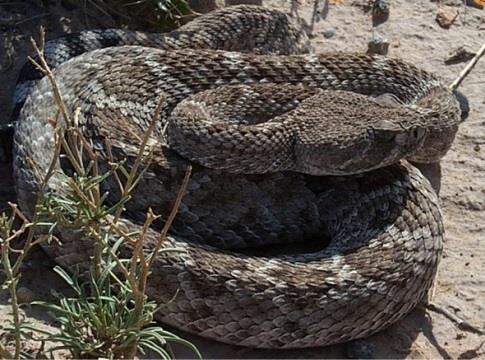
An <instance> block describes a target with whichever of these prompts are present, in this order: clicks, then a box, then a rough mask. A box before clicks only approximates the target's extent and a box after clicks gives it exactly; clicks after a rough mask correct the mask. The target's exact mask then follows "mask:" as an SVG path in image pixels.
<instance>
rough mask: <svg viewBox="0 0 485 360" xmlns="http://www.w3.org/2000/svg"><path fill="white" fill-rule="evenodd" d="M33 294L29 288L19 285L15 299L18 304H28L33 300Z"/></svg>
mask: <svg viewBox="0 0 485 360" xmlns="http://www.w3.org/2000/svg"><path fill="white" fill-rule="evenodd" d="M34 298H35V294H34V292H33V291H32V290H30V289H29V288H26V287H25V286H21V287H19V288H18V289H17V300H18V302H19V304H30V303H31V302H32V301H34Z"/></svg>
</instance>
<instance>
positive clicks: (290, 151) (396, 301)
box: [14, 6, 460, 348]
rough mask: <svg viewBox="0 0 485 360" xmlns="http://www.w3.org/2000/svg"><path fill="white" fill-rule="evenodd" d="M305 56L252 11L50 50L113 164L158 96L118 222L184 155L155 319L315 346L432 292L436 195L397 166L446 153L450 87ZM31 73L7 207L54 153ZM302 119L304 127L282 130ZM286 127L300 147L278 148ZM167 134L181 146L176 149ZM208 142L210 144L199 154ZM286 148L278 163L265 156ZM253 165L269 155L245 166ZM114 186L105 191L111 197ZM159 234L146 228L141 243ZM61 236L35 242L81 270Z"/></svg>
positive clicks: (71, 244)
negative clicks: (134, 183)
mask: <svg viewBox="0 0 485 360" xmlns="http://www.w3.org/2000/svg"><path fill="white" fill-rule="evenodd" d="M69 42H73V44H74V45H69ZM56 44H57V45H56ZM76 44H77V47H76ZM113 45H119V46H113ZM121 45H123V46H121ZM97 48H100V49H97ZM95 49H97V50H95ZM217 49H220V50H217ZM308 49H309V47H308V42H307V39H306V37H305V36H304V34H303V33H302V32H301V31H299V30H298V29H297V27H296V26H294V25H292V23H291V22H290V21H289V20H288V18H287V17H286V15H284V14H282V13H280V12H279V11H276V10H268V9H265V8H261V7H250V6H238V7H232V8H227V9H223V10H218V11H215V12H212V13H210V14H208V15H204V16H201V17H200V18H198V19H197V20H195V21H194V22H192V23H189V24H188V25H186V26H184V27H182V28H181V29H179V30H178V31H176V32H173V33H168V34H165V35H160V34H158V35H150V34H143V33H134V32H129V31H122V30H104V31H94V32H93V31H88V32H84V33H81V34H80V35H79V34H78V35H71V36H70V37H69V38H68V39H67V40H66V39H63V40H58V41H57V42H56V41H54V42H53V43H48V44H47V47H46V54H47V59H48V61H49V62H50V63H51V65H52V66H53V67H56V69H55V71H54V74H55V76H56V79H57V81H58V83H59V87H60V90H61V92H62V94H63V97H64V100H65V102H66V104H67V106H68V107H69V109H70V110H74V109H75V108H79V109H80V123H81V125H82V126H83V129H84V131H85V132H86V134H87V136H89V137H90V138H91V139H92V141H93V144H94V148H95V149H96V150H97V151H98V152H99V153H100V154H103V153H104V152H105V149H104V148H103V141H102V139H104V138H106V137H109V138H110V139H111V140H112V143H113V153H114V156H115V157H116V158H118V159H127V160H126V161H127V164H128V165H130V164H133V161H134V158H135V156H136V149H137V146H138V145H139V141H140V140H139V139H140V138H141V137H142V135H143V133H144V131H145V130H146V128H147V126H148V124H149V123H150V120H151V119H152V117H153V115H154V111H155V107H156V104H157V101H158V100H157V99H159V98H160V96H162V95H163V98H164V104H163V110H162V115H161V121H160V123H158V124H157V125H156V127H155V130H154V133H153V134H152V136H151V139H150V141H151V143H152V144H154V145H156V146H154V162H153V164H152V165H151V166H150V168H149V170H148V171H147V172H146V174H145V175H144V176H143V179H142V180H141V182H140V183H139V185H138V187H137V188H136V190H135V192H134V193H133V199H132V201H130V202H129V203H128V204H127V209H126V212H125V214H124V218H123V226H125V227H126V228H127V229H130V230H137V229H140V224H141V222H142V221H143V218H144V214H145V212H146V209H147V208H148V207H152V208H153V209H154V210H155V212H157V213H159V214H162V216H167V214H168V213H169V211H170V209H171V206H172V205H173V202H174V197H175V193H176V191H177V189H178V188H179V186H180V184H181V181H182V178H183V174H184V172H185V169H186V168H187V164H188V163H189V162H188V161H187V160H186V157H189V158H190V157H192V156H195V159H193V161H194V163H195V165H194V168H193V173H192V176H191V179H190V183H189V186H188V189H187V192H186V194H185V196H184V198H183V202H182V205H181V208H180V211H179V214H178V215H177V218H176V220H175V223H174V224H173V227H172V230H171V236H170V237H169V238H168V240H167V241H166V242H165V243H164V246H167V247H173V246H177V247H180V248H182V249H184V250H185V251H184V252H183V253H172V252H167V253H162V254H160V256H158V258H157V260H156V261H155V263H154V268H153V273H152V275H151V277H150V279H149V284H148V295H149V296H150V297H151V298H152V299H155V300H156V301H157V302H159V303H160V304H161V309H160V311H159V313H158V315H157V317H158V319H159V320H161V321H162V322H164V323H167V324H170V325H173V326H175V327H177V328H180V329H183V330H186V331H189V332H192V333H196V334H198V335H201V336H204V337H208V338H213V339H216V340H218V341H222V342H226V343H231V344H237V345H242V346H251V347H259V348H301V347H311V346H324V345H329V344H334V343H339V342H344V341H348V340H351V339H356V338H361V337H365V336H367V335H369V334H372V333H375V332H377V331H379V330H381V329H383V328H385V327H386V326H389V325H390V324H392V323H394V322H395V321H397V320H398V319H400V318H402V317H403V316H404V315H406V314H407V313H408V312H409V311H411V309H413V307H414V306H415V305H416V304H417V303H418V302H419V301H421V299H422V298H423V297H424V296H425V294H426V293H427V291H428V289H429V288H430V287H431V285H432V283H433V279H434V277H435V274H436V271H437V266H438V262H439V259H440V254H441V250H442V238H443V224H442V218H441V214H440V209H439V204H438V199H437V195H436V194H435V192H434V191H433V190H432V188H431V186H430V184H429V182H428V181H427V180H426V179H425V178H424V177H423V176H422V175H421V173H420V172H419V171H418V170H417V169H416V168H415V167H413V166H412V165H410V164H409V163H408V162H406V161H405V160H400V159H401V158H403V157H407V158H408V159H412V160H414V161H419V162H434V161H438V160H439V158H440V157H441V156H443V155H444V154H445V153H446V151H447V150H448V149H449V147H450V146H451V143H452V141H453V138H454V134H455V133H456V131H457V128H458V122H459V116H460V110H459V107H458V103H457V101H456V100H455V97H454V96H453V94H452V93H451V92H450V90H448V89H447V88H446V86H444V85H443V84H442V83H441V82H440V80H439V79H437V78H436V77H435V76H434V75H432V74H429V73H427V72H425V71H422V70H419V69H417V68H416V67H414V66H413V65H410V64H407V63H406V62H404V61H401V60H397V59H388V58H385V57H381V56H371V55H364V54H344V53H333V54H330V53H329V54H326V53H324V54H318V55H317V54H304V53H305V52H308ZM87 50H89V51H87ZM227 50H230V51H227ZM251 50H254V52H256V53H257V54H254V53H250V51H251ZM59 54H64V55H65V57H63V56H61V55H59ZM75 55H78V56H75ZM71 57H72V59H70V60H67V59H68V58H71ZM26 69H27V70H26V71H25V73H24V74H23V75H21V77H20V80H21V85H22V81H23V84H24V85H26V86H27V87H30V90H28V91H26V90H25V89H24V90H19V91H18V94H17V95H19V94H20V95H19V96H18V99H20V100H18V104H19V106H18V107H19V108H20V107H22V106H21V105H22V104H23V102H24V99H25V98H26V101H25V104H23V107H22V110H21V111H20V115H19V118H18V120H17V122H16V126H15V135H14V178H15V181H16V187H17V194H18V199H19V203H20V205H21V207H22V209H24V210H25V211H27V212H28V213H31V212H32V207H33V199H34V198H35V196H34V195H35V194H37V193H38V191H39V181H38V177H37V176H36V174H37V172H38V171H40V173H41V174H42V173H45V172H46V170H47V166H48V164H49V161H50V159H51V156H52V154H53V152H54V143H53V142H54V140H53V139H54V134H53V128H52V125H51V123H50V122H49V119H50V118H52V117H54V116H55V114H56V107H55V103H54V100H53V96H52V92H51V89H50V85H49V82H48V81H47V80H46V79H41V80H38V79H36V77H37V75H36V73H35V71H32V69H30V70H29V65H27V68H26ZM27 93H29V95H28V96H26V95H27ZM383 96H384V97H389V96H390V97H391V98H392V101H391V103H386V101H383V100H382V97H383ZM299 117H302V118H304V119H309V122H308V123H306V124H307V125H304V126H300V125H295V124H293V123H292V121H294V119H295V118H299ZM187 118H188V122H186V123H184V124H186V125H181V126H178V125H177V127H172V125H171V124H172V120H173V123H176V122H177V121H178V120H181V119H182V120H183V119H185V120H187ZM212 118H214V119H215V120H212ZM394 118H398V119H400V120H399V121H394ZM324 119H325V120H324ZM327 119H328V121H329V122H328V123H323V124H322V123H321V122H323V121H326V120H327ZM199 120H202V123H203V127H202V128H199V127H198V126H200V123H201V122H200V121H199ZM206 120H211V121H208V123H206V122H205V121H206ZM401 120H402V121H401ZM287 122H291V124H289V123H287ZM354 122H355V124H354ZM362 122H363V123H365V124H368V126H364V125H362ZM177 124H178V122H177ZM187 124H188V125H187ZM287 125H288V127H287ZM275 127H276V128H277V129H280V130H282V132H281V134H282V135H281V137H280V135H275V132H274V129H275ZM228 128H230V129H232V130H228V131H226V129H228ZM288 128H289V129H292V130H291V131H289V130H288V131H287V129H288ZM194 129H195V130H194ZM294 129H296V130H294ZM285 131H286V132H285ZM234 132H236V133H237V134H236V140H234V141H233V140H231V135H230V134H231V133H234ZM194 133H195V134H201V136H200V137H199V140H197V138H194V137H193V136H194ZM290 133H291V134H290ZM319 133H321V134H323V135H322V136H321V137H320V138H321V139H322V140H321V141H323V143H324V144H323V145H321V144H320V143H318V140H316V137H315V136H314V135H315V134H316V135H318V134H319ZM227 134H229V136H228V135H227ZM295 134H296V135H297V137H298V139H299V140H298V141H296V140H291V141H290V140H288V137H289V136H293V135H295ZM305 134H310V135H305ZM355 134H357V135H355ZM170 136H172V137H170ZM221 138H222V140H221ZM167 139H168V140H167ZM180 139H182V140H180ZM184 139H185V140H184ZM291 139H294V138H291ZM329 139H330V140H329ZM241 141H247V142H245V143H244V145H241ZM268 141H272V142H273V143H277V142H278V141H280V142H281V143H282V144H284V146H283V147H276V148H274V147H272V146H269V145H268ZM167 142H168V143H172V144H174V146H175V147H177V146H182V147H183V146H184V145H187V144H188V146H186V147H185V148H183V149H182V150H180V151H181V153H180V154H179V153H177V151H174V150H173V149H172V148H171V146H167ZM214 142H215V144H216V145H214ZM225 142H229V144H226V143H225ZM204 143H205V144H206V145H208V146H209V148H210V146H213V149H212V150H211V149H209V150H210V151H208V152H207V153H204V151H205V150H204V149H205V148H204V147H203V146H202V145H203V144H204ZM288 143H290V145H288ZM301 143H303V144H304V145H305V147H304V148H302V149H303V150H301V151H300V150H297V149H299V146H300V145H298V144H301ZM356 144H357V146H356ZM313 145H315V146H317V147H316V150H314V151H312V150H311V146H313ZM192 146H197V147H198V148H197V150H196V151H191V150H190V149H191V148H192ZM266 146H267V147H266ZM308 146H310V147H308ZM318 146H322V147H318ZM184 149H185V150H184ZM187 149H188V150H187ZM253 149H254V152H252V151H249V150H253ZM281 149H284V150H281ZM335 149H337V152H336V153H334V152H333V151H334V150H335ZM214 150H215V151H214ZM248 151H249V152H248ZM234 152H235V153H236V155H237V157H235V158H234V159H232V158H229V156H231V154H233V153H234ZM281 152H283V153H285V157H284V158H281V159H280V158H278V159H277V160H271V161H266V155H267V156H268V157H270V156H273V155H275V154H276V155H277V154H279V153H281ZM363 153H365V154H369V157H370V160H368V157H366V156H361V155H362V154H363ZM181 155H182V156H181ZM241 157H242V160H241V161H239V160H237V159H241ZM251 158H252V160H253V161H252V162H254V163H258V164H259V163H260V162H263V163H265V162H266V163H265V164H263V165H264V166H262V167H259V166H256V167H253V166H252V165H251V164H252V162H251ZM288 159H290V160H291V162H289V160H288ZM295 159H296V160H295ZM221 161H222V164H223V165H222V166H219V165H218V164H220V163H221ZM295 161H296V162H295ZM307 161H310V165H309V166H305V165H304V164H305V162H307ZM197 163H199V164H200V165H197ZM33 164H36V165H35V166H34V165H33ZM224 164H225V165H224ZM234 164H235V165H234ZM275 164H276V165H275ZM285 164H286V165H285ZM288 164H289V165H288ZM295 164H297V165H295ZM298 164H299V165H298ZM342 164H343V165H342ZM362 164H363V167H362V169H363V170H362V171H360V170H357V168H355V166H361V165H362ZM205 165H206V166H207V167H206V166H205ZM233 165H234V166H233ZM385 165H388V166H385ZM34 167H35V168H34ZM210 167H214V168H212V169H211V168H210ZM241 167H242V168H244V169H241ZM321 169H324V170H321ZM291 170H296V171H291ZM246 171H248V172H253V173H249V174H246V173H245V172H246ZM304 172H307V173H304ZM350 174H352V175H350ZM316 175H348V176H316ZM57 180H58V179H57V175H56V176H54V178H53V179H52V182H51V186H52V188H53V189H56V185H55V183H56V181H57ZM112 185H113V184H109V182H108V184H106V185H105V186H106V190H111V193H110V200H112V201H115V200H116V196H117V194H116V191H114V190H113V186H112ZM156 236H157V230H156V229H155V228H154V229H149V230H148V233H147V244H148V245H147V246H151V245H153V244H154V242H155V239H156ZM61 237H62V241H63V243H62V246H57V245H49V246H47V245H46V250H47V252H48V253H49V254H50V255H51V256H52V257H53V258H54V259H55V260H56V261H57V262H58V263H59V264H61V265H62V266H65V267H67V268H73V267H74V266H75V265H84V266H85V265H86V264H87V263H88V262H89V254H90V252H91V251H92V241H91V240H90V239H89V238H88V237H87V236H85V235H82V234H79V233H78V232H76V231H74V230H72V229H71V230H69V229H63V230H62V231H61ZM296 245H302V246H303V250H302V249H301V248H297V246H296ZM292 246H293V247H292ZM177 291H178V292H177ZM175 293H177V296H176V297H175V299H174V300H173V301H169V300H171V299H172V297H173V296H174V294H175Z"/></svg>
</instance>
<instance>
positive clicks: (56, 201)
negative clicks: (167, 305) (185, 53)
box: [0, 34, 201, 359]
mask: <svg viewBox="0 0 485 360" xmlns="http://www.w3.org/2000/svg"><path fill="white" fill-rule="evenodd" d="M43 38H44V37H43V34H42V37H41V43H40V44H41V45H40V47H38V46H37V44H36V43H35V42H32V43H33V46H34V49H35V50H36V52H37V55H38V62H36V61H34V60H32V59H31V60H32V61H33V63H34V64H35V65H36V66H37V67H38V69H39V70H40V71H42V72H43V73H44V75H45V76H46V77H47V78H48V79H49V80H50V82H51V86H52V91H53V94H54V98H55V100H56V103H57V105H58V108H59V114H60V116H61V118H60V119H56V120H55V121H53V125H54V128H55V131H54V133H55V135H56V139H55V144H56V146H55V152H54V157H53V159H52V162H51V164H50V166H49V169H48V171H47V174H46V175H45V177H43V178H42V179H41V180H42V181H40V184H41V186H40V192H39V193H40V196H39V200H38V201H37V206H36V208H35V214H34V216H33V219H32V220H31V221H30V220H28V219H27V217H25V215H24V214H23V213H22V212H20V211H19V210H18V209H17V207H16V206H15V205H11V207H12V215H10V216H7V215H5V214H4V215H2V216H0V246H1V248H0V249H1V254H2V265H3V267H4V269H5V272H6V274H7V280H6V282H5V284H6V285H7V286H8V288H9V290H10V296H11V299H12V309H13V325H14V326H13V327H9V328H8V331H11V332H12V333H13V334H14V335H15V353H14V354H10V352H8V351H7V349H6V348H5V347H3V346H2V345H1V344H0V356H2V357H9V358H16V359H18V358H20V355H21V349H20V346H21V336H29V337H30V338H32V339H34V340H40V341H42V342H45V341H53V342H55V343H56V345H55V346H54V347H51V348H50V349H49V351H50V353H51V355H53V351H56V350H59V349H65V350H68V351H69V352H70V353H71V355H72V356H73V357H75V358H80V357H103V358H110V359H113V358H133V357H135V356H136V355H137V354H138V353H142V354H144V353H146V351H148V350H150V351H153V352H155V353H157V354H158V355H159V356H161V357H162V358H167V359H168V358H172V357H173V354H172V351H171V349H170V344H172V343H179V344H183V345H185V346H188V347H189V348H191V349H192V350H193V351H194V352H195V354H196V355H197V356H198V357H201V355H200V353H199V352H198V350H197V348H196V347H195V346H194V345H192V344H191V343H190V342H188V341H186V340H184V339H181V338H180V337H178V336H176V335H175V334H172V333H170V332H168V331H165V330H164V329H163V328H161V327H160V326H157V325H156V324H154V321H153V319H154V314H155V312H156V311H158V307H157V306H156V304H155V303H154V302H152V301H149V300H148V299H147V296H146V284H147V280H148V276H149V274H150V267H151V265H152V264H153V262H154V260H155V258H156V257H157V256H158V255H159V254H160V253H161V252H166V251H180V250H179V249H173V248H164V247H162V244H163V241H164V239H165V238H166V235H167V232H168V229H169V227H170V226H171V224H172V222H173V220H174V218H175V215H176V213H177V210H178V207H179V206H180V203H181V200H182V197H183V194H184V192H185V189H186V187H187V184H188V181H189V178H190V172H191V168H190V167H189V168H188V170H187V172H186V175H185V177H184V180H183V184H182V187H181V190H180V191H179V193H178V195H177V197H176V200H175V204H174V207H173V209H172V211H171V213H170V215H169V217H168V219H167V221H166V222H165V226H164V227H163V229H162V230H161V232H160V233H159V234H158V236H157V240H156V242H155V245H154V246H153V247H152V248H151V249H149V250H147V249H145V248H144V246H143V244H144V240H145V236H146V233H147V231H148V229H149V227H150V226H151V225H152V223H153V222H154V221H155V220H156V219H157V218H158V216H156V215H155V214H154V213H153V212H152V211H151V210H150V209H149V210H148V212H147V216H146V221H145V223H144V224H143V226H142V227H141V230H139V229H136V230H139V231H134V230H135V229H131V230H130V229H128V228H126V226H124V225H123V224H122V223H121V222H120V221H119V220H120V217H121V214H122V213H123V211H124V208H125V204H126V203H127V202H128V201H129V200H130V198H131V193H132V191H133V190H134V188H135V187H136V185H137V183H138V182H139V180H140V179H141V177H142V176H143V174H144V172H145V171H146V170H147V169H148V166H149V165H150V162H151V157H152V149H150V148H149V147H148V145H147V144H148V140H149V138H150V135H151V133H152V131H153V129H154V127H155V124H156V123H157V122H158V120H159V116H160V111H161V107H162V104H163V103H164V99H163V98H161V99H160V100H159V104H158V106H157V109H156V111H155V115H154V117H153V119H152V122H151V124H150V126H149V128H148V129H147V131H146V132H145V134H144V137H143V139H141V144H140V147H139V151H138V154H137V156H136V159H135V161H134V164H133V165H132V166H131V169H130V170H129V171H128V170H127V169H126V168H125V166H124V161H123V160H121V161H114V160H113V156H112V154H111V151H110V149H111V145H110V142H109V140H108V139H107V140H106V149H108V153H109V159H107V160H106V161H104V163H105V164H106V163H107V164H108V170H107V171H105V172H101V171H100V162H101V159H99V158H98V155H97V153H96V152H95V151H94V150H93V148H92V146H91V143H90V142H89V141H88V139H86V138H85V137H84V135H83V132H82V131H81V129H80V127H79V126H78V123H79V122H78V115H79V113H78V111H74V113H72V114H71V113H70V112H69V111H68V108H67V106H66V104H65V103H64V102H63V100H62V94H61V93H60V91H59V87H58V85H57V83H56V80H55V78H54V75H53V73H52V72H51V71H50V69H49V67H48V66H47V64H46V62H45V59H44V57H43V51H42V48H43ZM59 159H62V160H63V162H64V163H65V162H66V161H67V162H68V163H69V164H70V167H71V174H70V175H67V174H66V173H63V172H61V171H60V170H59V169H57V164H58V160H59ZM31 165H32V167H33V168H35V164H31ZM53 176H54V177H56V180H57V181H56V183H57V184H60V186H57V187H54V188H50V187H48V186H47V184H49V179H51V178H52V177H53ZM108 178H112V179H114V182H115V183H116V184H118V186H119V192H120V198H119V200H118V201H117V202H115V203H114V204H108V203H107V194H106V193H102V191H101V185H102V183H103V182H104V181H106V180H107V179H108ZM16 218H20V219H21V223H22V224H21V225H20V227H18V228H17V227H15V225H14V224H15V220H16ZM63 229H64V230H66V229H69V230H75V231H76V233H78V234H79V236H83V237H84V236H86V237H89V239H91V240H92V242H93V256H92V260H91V261H90V263H89V264H88V265H87V267H88V268H89V270H88V271H87V272H86V271H85V270H86V269H77V271H76V272H74V275H73V276H70V275H69V274H68V273H67V272H65V271H64V270H62V269H61V268H59V267H56V268H55V271H56V272H57V273H58V274H59V275H60V276H61V277H62V278H63V279H64V281H66V282H67V283H68V284H69V285H70V287H71V288H72V290H73V291H74V296H72V297H64V295H62V294H58V293H55V294H54V295H55V296H56V298H57V302H56V303H52V302H36V303H33V304H37V305H40V306H43V307H46V308H47V309H48V310H49V311H50V312H51V313H53V314H54V315H55V316H56V318H57V320H58V321H59V323H60V329H59V332H58V333H55V334H51V333H47V332H45V331H42V330H39V329H37V328H35V327H32V326H30V325H28V324H25V323H23V322H22V320H21V318H20V313H19V305H18V302H17V300H16V287H17V284H18V279H19V278H20V264H21V263H22V261H23V259H24V257H25V255H26V253H27V252H28V250H30V249H31V248H32V246H34V245H35V244H38V243H41V242H44V241H50V240H52V239H55V235H54V234H55V233H57V232H62V230H63ZM26 230H28V234H27V237H26V241H25V243H24V247H23V248H22V249H21V250H15V249H13V248H12V247H11V246H10V244H11V241H12V240H13V239H16V238H18V237H19V236H20V235H22V234H23V233H24V232H25V231H26ZM39 233H40V234H43V235H41V236H37V235H38V234H39ZM34 235H36V237H34ZM122 250H123V251H122ZM126 250H129V251H128V252H127V251H126ZM12 252H19V256H18V257H17V260H16V262H15V263H14V264H13V266H12V263H11V261H10V255H11V253H12ZM126 254H128V255H126ZM123 255H124V256H123ZM78 272H79V274H78ZM80 278H82V279H83V280H80ZM25 329H27V330H31V331H34V332H35V333H36V334H40V337H36V336H35V335H32V336H31V335H28V334H27V333H26V332H25V331H24V330H25Z"/></svg>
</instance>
